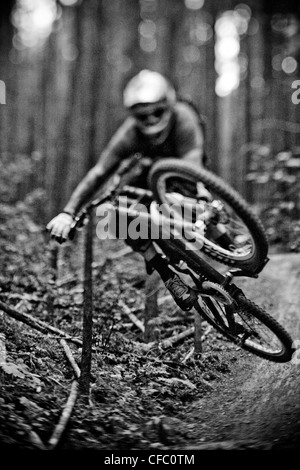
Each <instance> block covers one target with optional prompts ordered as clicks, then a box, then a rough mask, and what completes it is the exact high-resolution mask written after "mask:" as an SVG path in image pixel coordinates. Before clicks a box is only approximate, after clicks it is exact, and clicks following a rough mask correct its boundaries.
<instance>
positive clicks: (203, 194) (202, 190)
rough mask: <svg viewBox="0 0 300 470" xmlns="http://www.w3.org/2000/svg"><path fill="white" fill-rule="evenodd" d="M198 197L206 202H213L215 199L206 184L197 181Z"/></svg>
mask: <svg viewBox="0 0 300 470" xmlns="http://www.w3.org/2000/svg"><path fill="white" fill-rule="evenodd" d="M197 198H198V199H200V200H201V201H205V202H211V201H212V200H213V197H212V195H211V194H210V192H209V191H208V190H207V189H206V187H205V186H204V184H203V183H201V182H198V183H197Z"/></svg>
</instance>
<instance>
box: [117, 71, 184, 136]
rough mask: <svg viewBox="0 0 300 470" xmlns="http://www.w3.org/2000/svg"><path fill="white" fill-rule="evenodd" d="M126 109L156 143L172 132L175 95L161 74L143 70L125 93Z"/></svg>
mask: <svg viewBox="0 0 300 470" xmlns="http://www.w3.org/2000/svg"><path fill="white" fill-rule="evenodd" d="M123 96H124V106H125V108H126V109H127V110H128V111H129V112H130V114H131V115H132V116H133V117H134V118H135V121H136V124H137V126H138V128H139V129H140V131H141V132H142V133H143V134H144V135H146V136H147V137H149V139H151V140H152V141H155V142H157V143H159V142H163V141H164V140H165V138H166V137H167V135H168V134H169V131H170V125H171V117H172V113H173V108H174V104H175V102H176V93H175V89H174V88H173V86H172V85H171V84H170V83H169V81H168V80H167V79H166V78H164V77H163V76H162V75H161V74H160V73H158V72H152V71H150V70H142V71H141V72H140V73H139V74H138V75H136V76H135V77H133V78H132V79H131V80H130V81H129V83H128V84H127V86H126V87H125V90H124V95H123Z"/></svg>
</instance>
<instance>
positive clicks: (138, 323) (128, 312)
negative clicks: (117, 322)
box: [119, 300, 145, 333]
mask: <svg viewBox="0 0 300 470" xmlns="http://www.w3.org/2000/svg"><path fill="white" fill-rule="evenodd" d="M119 306H120V307H121V308H122V309H123V311H124V313H126V315H127V316H128V317H129V318H130V320H131V321H132V323H134V324H135V326H137V327H138V328H139V329H140V330H141V331H142V332H143V333H144V331H145V327H144V325H143V323H142V322H141V321H140V320H139V319H138V318H137V316H136V315H134V313H132V312H131V310H130V308H129V307H127V305H126V304H124V302H122V301H121V300H120V301H119Z"/></svg>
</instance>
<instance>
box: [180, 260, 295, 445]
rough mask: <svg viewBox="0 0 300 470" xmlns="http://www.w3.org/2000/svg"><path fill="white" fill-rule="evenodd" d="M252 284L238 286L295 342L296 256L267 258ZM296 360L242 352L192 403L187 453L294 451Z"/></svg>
mask: <svg viewBox="0 0 300 470" xmlns="http://www.w3.org/2000/svg"><path fill="white" fill-rule="evenodd" d="M270 258H271V259H270V261H269V263H268V264H267V266H266V267H265V269H264V271H263V273H261V275H260V276H259V279H258V280H246V281H241V283H242V284H243V288H244V291H245V293H246V295H247V296H249V298H251V299H252V300H254V301H255V302H256V303H257V304H259V305H261V306H263V307H264V308H265V309H266V310H267V311H268V312H269V313H271V314H272V315H273V316H274V317H275V318H276V319H277V320H278V321H279V322H280V323H281V324H282V325H283V326H284V327H285V328H286V329H287V331H288V332H289V333H290V334H291V335H292V337H293V339H294V340H295V341H297V340H300V255H298V254H297V255H295V254H291V255H289V254H284V255H273V256H271V257H270ZM299 372H300V355H299V359H298V358H297V356H296V357H295V356H294V358H293V360H292V362H290V363H288V364H276V363H272V362H269V361H266V360H261V359H260V358H256V357H255V356H253V355H250V354H248V353H245V352H242V353H241V360H240V361H237V362H236V364H235V365H234V366H233V369H232V373H231V374H229V376H225V377H224V381H222V382H221V383H220V384H219V385H218V386H217V388H215V389H214V391H213V392H212V393H210V394H209V395H208V396H207V397H206V398H204V399H201V400H200V401H199V402H197V403H193V405H192V408H191V409H190V410H189V413H188V415H187V422H188V421H189V422H191V421H193V422H194V424H193V425H192V429H193V432H194V435H195V438H194V439H193V441H191V440H189V443H188V444H187V447H188V448H190V449H191V448H198V449H206V448H208V449H218V448H226V449H231V448H232V449H237V448H238V449H239V448H243V449H244V448H246V449H247V448H254V449H258V448H259V449H261V448H262V449H296V448H300V400H299V394H300V374H299Z"/></svg>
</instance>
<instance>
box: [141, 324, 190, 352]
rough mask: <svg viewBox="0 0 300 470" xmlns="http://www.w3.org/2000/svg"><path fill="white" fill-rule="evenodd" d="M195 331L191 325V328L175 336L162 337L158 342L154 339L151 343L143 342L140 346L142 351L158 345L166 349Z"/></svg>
mask: <svg viewBox="0 0 300 470" xmlns="http://www.w3.org/2000/svg"><path fill="white" fill-rule="evenodd" d="M194 333H195V328H194V327H193V326H192V327H191V328H189V329H187V330H185V331H183V332H182V333H179V334H178V335H176V336H171V337H170V338H167V339H164V340H163V341H161V342H160V343H157V342H156V341H152V342H151V343H147V344H143V345H142V346H141V347H142V349H143V350H144V351H149V349H151V348H152V347H153V346H157V345H158V346H160V347H161V348H162V349H167V348H171V347H172V346H175V344H177V343H180V342H181V341H183V340H184V339H186V338H189V337H191V336H193V335H194Z"/></svg>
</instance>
